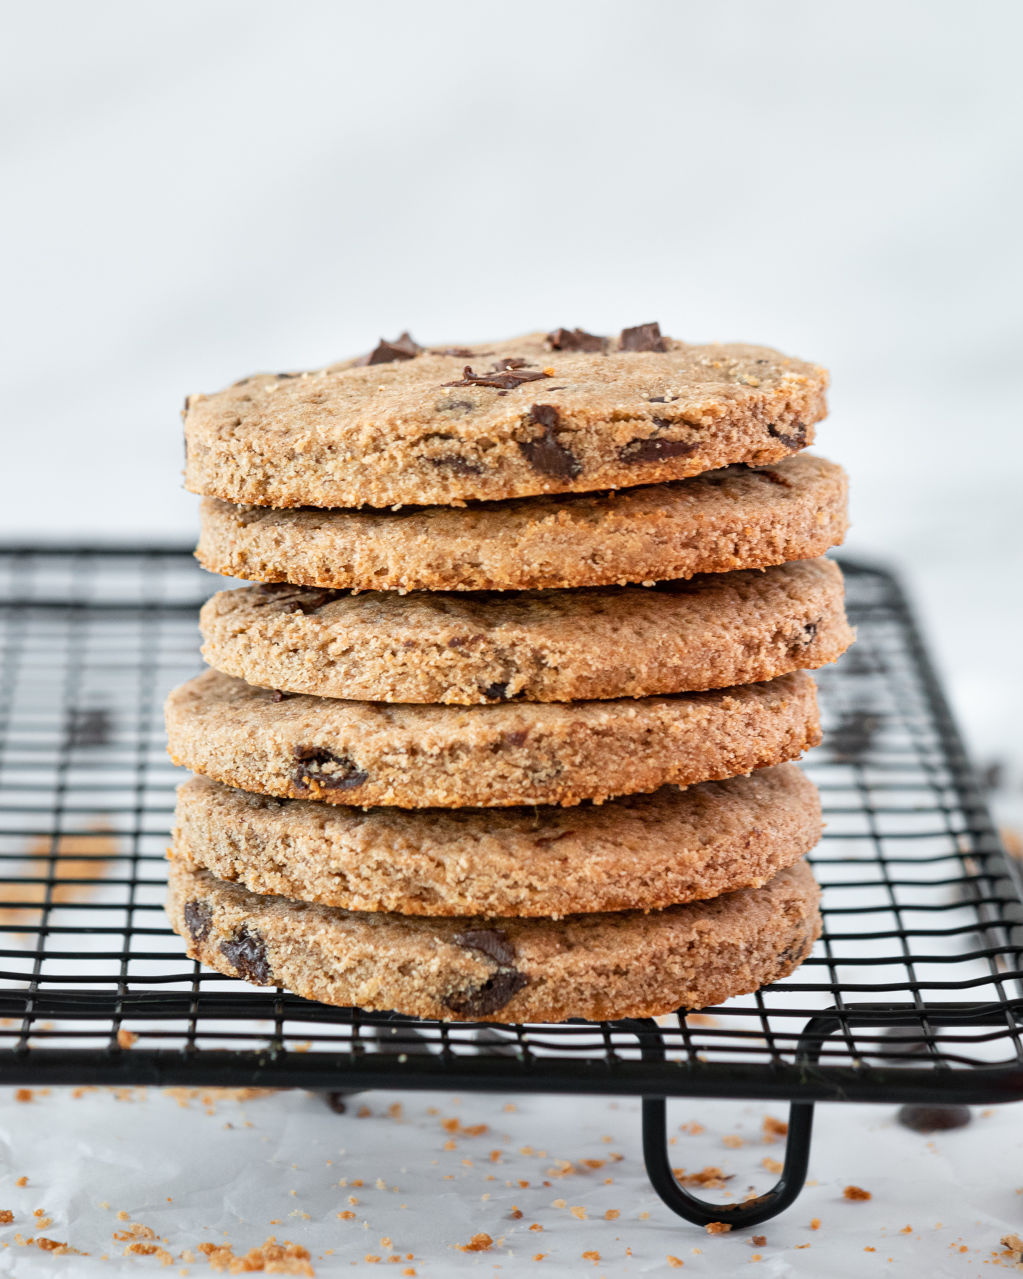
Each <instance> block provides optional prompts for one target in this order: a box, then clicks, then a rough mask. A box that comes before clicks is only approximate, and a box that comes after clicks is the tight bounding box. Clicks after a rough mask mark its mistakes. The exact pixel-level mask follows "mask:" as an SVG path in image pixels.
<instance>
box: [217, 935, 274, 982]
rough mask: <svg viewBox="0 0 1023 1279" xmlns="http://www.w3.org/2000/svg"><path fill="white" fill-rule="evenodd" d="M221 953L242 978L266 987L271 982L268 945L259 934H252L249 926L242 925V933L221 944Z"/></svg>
mask: <svg viewBox="0 0 1023 1279" xmlns="http://www.w3.org/2000/svg"><path fill="white" fill-rule="evenodd" d="M220 953H221V954H222V955H224V956H226V958H227V959H228V960H229V962H230V963H232V964H233V965H234V966H235V968H236V969H237V970H238V974H239V976H241V977H245V978H247V979H248V980H249V981H254V982H255V983H256V984H257V985H258V986H265V985H267V984H268V983H269V981H270V963H269V961H268V959H267V957H266V943H265V942H264V941H263V939H262V937H260V935H259V933H256V932H252V931H250V929H249V926H248V924H242V928H241V932H240V933H238V935H237V936H236V937H234V938H232V939H231V941H222V942H221V943H220Z"/></svg>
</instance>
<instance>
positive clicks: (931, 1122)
mask: <svg viewBox="0 0 1023 1279" xmlns="http://www.w3.org/2000/svg"><path fill="white" fill-rule="evenodd" d="M895 1118H896V1119H897V1120H898V1122H899V1123H900V1124H902V1126H903V1128H912V1129H913V1131H914V1132H922V1133H929V1132H948V1131H949V1129H951V1128H965V1127H966V1125H967V1124H968V1123H969V1122H970V1120H971V1119H972V1118H973V1116H972V1114H971V1113H970V1109H969V1107H968V1106H902V1107H900V1108H899V1112H898V1114H897V1115H896V1116H895Z"/></svg>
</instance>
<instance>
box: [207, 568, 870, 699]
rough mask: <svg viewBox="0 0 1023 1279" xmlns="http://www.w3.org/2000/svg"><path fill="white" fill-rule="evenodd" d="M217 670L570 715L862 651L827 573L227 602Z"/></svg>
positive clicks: (777, 571) (252, 595)
mask: <svg viewBox="0 0 1023 1279" xmlns="http://www.w3.org/2000/svg"><path fill="white" fill-rule="evenodd" d="M199 625H200V629H201V630H202V633H203V637H204V639H205V641H206V642H205V644H204V646H203V656H204V657H205V658H206V660H207V662H209V664H210V665H211V666H213V667H215V668H216V669H217V670H219V671H223V672H224V673H225V674H228V675H236V676H238V677H239V678H240V679H244V680H245V681H246V682H247V683H249V684H258V685H260V686H261V687H263V688H271V689H281V690H282V691H284V692H290V693H310V694H314V695H316V696H319V697H338V698H344V699H346V700H353V701H367V702H432V703H448V704H463V705H472V704H474V703H485V702H499V701H510V700H513V699H515V698H521V699H523V700H525V701H538V702H570V701H587V700H590V699H593V698H610V697H645V696H648V695H651V694H657V693H679V692H690V691H694V690H699V689H706V688H725V687H727V686H728V685H730V684H750V683H755V682H757V681H759V680H765V679H773V678H774V677H775V676H776V675H784V674H787V673H788V672H789V671H793V670H812V669H815V668H816V667H818V666H822V665H824V664H825V663H826V662H832V661H834V660H835V659H836V658H837V657H838V656H839V655H840V654H841V653H842V652H844V651H845V649H846V648H847V647H848V645H849V644H850V643H851V642H852V638H853V632H852V630H851V628H850V627H849V625H848V623H847V622H846V619H845V611H844V607H843V589H842V574H841V572H840V570H839V568H838V566H837V565H836V564H833V563H831V562H830V561H829V560H802V561H797V562H796V563H793V564H781V565H778V566H776V567H774V568H770V569H766V570H764V571H762V572H757V571H749V572H745V573H743V572H738V573H718V574H713V575H710V576H707V577H702V578H696V579H693V580H691V581H689V582H670V583H664V584H662V585H661V586H660V587H654V588H646V587H642V586H633V587H604V588H599V587H598V588H589V589H587V588H582V589H579V590H575V591H532V592H523V593H519V592H502V593H492V594H475V595H469V594H465V593H462V594H453V593H440V592H432V593H431V592H420V593H416V594H410V595H399V594H397V593H396V592H394V591H372V592H364V593H361V594H357V595H350V594H347V593H342V594H338V593H333V592H330V591H324V590H321V589H319V588H315V587H314V588H311V589H306V588H302V587H291V586H286V585H282V586H269V585H264V586H254V587H246V588H244V589H242V590H235V591H222V592H221V593H220V594H219V595H214V597H213V598H212V599H211V600H209V601H208V602H207V603H206V604H205V605H204V607H203V610H202V613H201V615H200V620H199Z"/></svg>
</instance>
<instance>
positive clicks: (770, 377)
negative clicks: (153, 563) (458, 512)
mask: <svg viewBox="0 0 1023 1279" xmlns="http://www.w3.org/2000/svg"><path fill="white" fill-rule="evenodd" d="M827 382H828V378H827V373H826V372H825V370H824V369H822V368H819V367H818V366H816V365H813V364H807V363H804V362H803V361H801V360H797V359H793V358H791V357H789V356H785V355H782V354H780V353H779V352H778V351H773V350H771V349H770V348H768V347H759V346H746V345H741V344H714V345H709V346H693V345H690V344H688V343H686V342H682V341H679V340H678V339H676V338H672V337H668V336H666V335H664V334H662V333H661V330H660V327H659V325H657V324H654V323H647V324H639V325H635V326H633V327H631V328H625V329H623V330H622V332H621V333H620V334H617V335H607V336H602V335H600V334H594V333H588V332H586V331H585V330H583V329H580V328H573V329H568V328H558V329H555V330H553V331H551V332H550V333H546V334H545V333H532V334H528V335H526V336H525V337H521V338H515V339H513V340H511V341H507V342H488V343H483V344H480V345H476V346H464V347H463V346H451V347H442V348H436V349H430V348H426V347H422V346H420V345H419V344H418V343H416V342H415V341H414V340H413V339H412V338H411V337H410V336H409V334H408V333H403V334H402V335H401V336H400V337H399V338H397V339H395V340H394V341H384V340H381V341H380V342H379V343H378V345H377V346H376V347H375V348H374V349H373V350H372V351H371V352H370V353H369V354H368V355H366V356H363V357H361V358H360V359H357V360H350V361H346V362H344V363H341V364H336V365H332V366H330V367H328V368H326V369H319V370H316V371H312V372H307V373H301V374H281V373H277V374H258V375H256V376H253V377H248V378H243V379H242V380H241V381H240V382H237V383H235V385H233V386H231V387H228V388H227V389H226V390H224V391H220V392H218V393H216V394H214V395H192V396H189V398H188V400H187V402H186V409H185V415H184V416H185V438H186V445H187V462H186V470H185V482H186V484H187V486H188V488H190V489H191V490H192V491H193V492H195V493H201V494H204V495H206V496H208V497H218V498H222V499H224V500H226V501H230V502H238V503H248V504H251V505H254V506H271V507H296V506H318V507H358V506H377V507H388V506H400V505H423V504H432V505H447V504H457V503H460V502H463V501H466V500H468V499H502V498H512V497H528V496H534V495H537V494H542V493H567V492H590V491H593V490H596V489H608V488H612V489H613V488H619V487H628V486H632V485H639V484H649V483H652V482H659V481H661V480H669V479H679V478H683V477H685V476H690V475H697V474H700V473H701V472H703V471H709V470H713V469H715V468H718V467H722V466H728V465H730V464H732V463H736V462H745V463H748V464H750V465H761V464H766V463H772V462H777V461H779V460H781V459H782V458H785V457H788V456H789V455H790V454H791V453H794V452H797V451H798V450H800V449H802V448H803V447H805V446H806V445H807V444H810V443H812V441H813V426H814V423H815V422H818V421H819V420H820V419H821V418H822V417H823V416H824V414H825V412H826V405H825V398H824V396H825V390H826V388H827Z"/></svg>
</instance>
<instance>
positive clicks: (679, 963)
mask: <svg viewBox="0 0 1023 1279" xmlns="http://www.w3.org/2000/svg"><path fill="white" fill-rule="evenodd" d="M817 902H818V888H817V885H816V883H815V882H814V879H813V875H812V873H811V871H810V869H809V867H808V866H807V865H806V863H805V862H800V863H798V864H797V865H795V866H792V867H791V868H789V869H787V870H783V871H781V872H779V874H777V875H776V876H775V877H774V878H773V879H771V880H769V881H768V882H767V883H766V884H765V885H764V886H763V887H762V888H747V889H742V890H740V891H739V892H736V893H729V894H728V895H726V896H724V897H717V898H714V899H713V900H712V901H706V902H696V903H693V904H691V905H686V906H669V907H668V908H667V909H665V910H662V911H653V912H650V913H644V912H642V911H628V912H622V913H617V914H592V915H573V916H570V917H569V918H566V919H562V920H549V919H528V920H522V919H508V920H504V919H502V920H497V921H495V920H487V919H482V918H480V919H474V918H469V919H459V920H453V919H440V918H430V917H426V918H424V917H419V918H416V917H410V916H403V915H393V914H373V913H361V912H349V911H345V910H338V909H336V908H332V907H329V906H317V905H311V904H308V903H304V902H296V901H292V900H290V899H289V898H286V897H261V896H258V895H257V894H255V893H251V892H249V891H248V890H247V889H245V888H242V887H240V886H239V885H236V884H225V883H223V882H221V881H220V880H218V879H216V878H214V877H213V876H212V875H211V874H210V873H209V872H208V871H205V870H200V869H197V868H195V867H191V866H189V865H188V864H187V863H185V862H183V861H181V860H180V859H177V858H174V859H172V861H171V868H170V895H169V900H168V903H167V910H168V914H169V916H170V920H171V924H172V926H173V927H174V929H175V931H176V932H178V933H180V934H181V936H182V937H184V938H185V940H186V942H187V945H188V953H189V955H190V956H191V957H192V958H193V959H197V960H200V961H201V962H202V963H204V964H208V965H209V966H210V967H211V968H215V969H217V970H218V971H219V972H222V973H226V974H227V975H229V976H233V977H241V978H243V979H245V980H246V981H249V982H252V983H254V984H255V985H259V986H272V985H281V986H284V987H286V988H287V989H288V990H292V991H294V992H295V993H296V994H299V995H302V996H304V997H305V998H307V999H317V1000H321V1001H323V1002H324V1003H328V1004H338V1005H342V1006H346V1007H347V1006H355V1007H358V1008H363V1009H367V1010H369V1011H390V1010H393V1011H396V1012H399V1013H404V1014H407V1015H411V1016H417V1017H430V1018H436V1019H439V1020H443V1021H490V1022H506V1023H517V1022H529V1021H532V1022H544V1021H547V1022H555V1021H564V1020H565V1019H567V1018H569V1017H581V1018H586V1019H588V1020H592V1021H599V1020H613V1019H617V1018H620V1017H653V1016H658V1015H660V1014H661V1013H668V1012H671V1011H673V1010H674V1009H676V1008H687V1009H692V1008H702V1007H706V1006H707V1005H709V1004H717V1003H720V1002H722V1001H723V1000H725V999H728V998H729V997H731V996H733V995H739V994H746V993H748V992H750V991H753V990H756V989H758V988H759V987H761V986H763V985H765V984H767V983H768V982H772V981H777V980H779V979H780V978H782V977H785V976H787V975H788V974H789V973H791V972H792V971H793V970H794V969H795V968H796V967H797V966H798V965H799V964H800V963H801V962H802V961H803V960H804V959H805V958H806V956H807V955H808V954H809V953H810V949H811V947H812V946H813V942H814V939H815V938H816V937H817V936H819V934H820V917H819V914H818V910H817Z"/></svg>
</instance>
